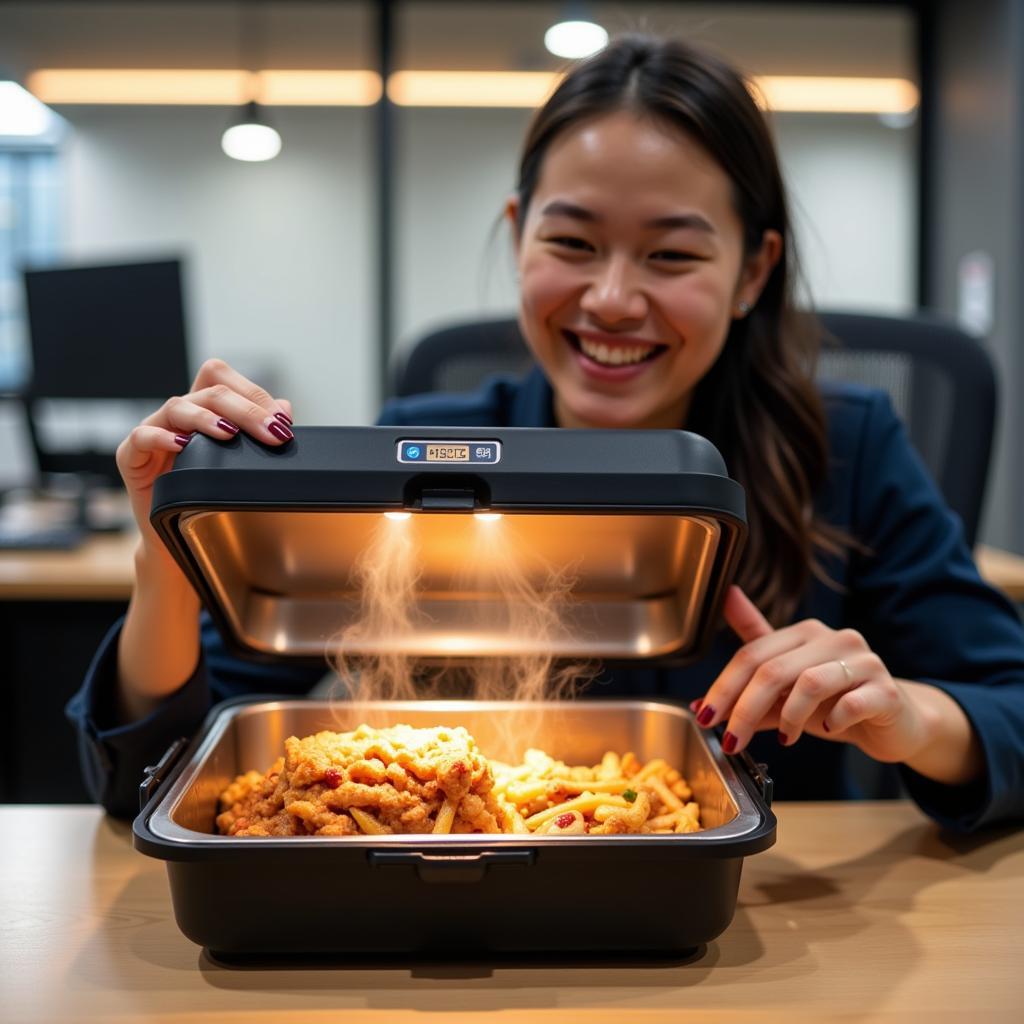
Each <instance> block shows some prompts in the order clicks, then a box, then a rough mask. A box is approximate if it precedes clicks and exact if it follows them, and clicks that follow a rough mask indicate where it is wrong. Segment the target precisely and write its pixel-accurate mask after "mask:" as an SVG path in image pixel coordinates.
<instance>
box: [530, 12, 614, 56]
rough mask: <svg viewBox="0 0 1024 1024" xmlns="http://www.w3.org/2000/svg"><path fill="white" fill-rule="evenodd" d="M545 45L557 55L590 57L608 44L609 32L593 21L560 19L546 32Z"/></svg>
mask: <svg viewBox="0 0 1024 1024" xmlns="http://www.w3.org/2000/svg"><path fill="white" fill-rule="evenodd" d="M544 45H545V46H546V47H547V48H548V50H549V52H551V53H553V54H554V55H555V56H556V57H569V58H571V59H573V60H575V59H577V58H579V57H589V56H590V55H591V54H593V53H597V51H598V50H603V49H604V47H605V46H607V45H608V33H607V32H606V31H605V30H604V29H603V28H601V26H600V25H598V24H595V23H594V22H593V21H560V22H559V23H558V24H557V25H552V26H551V28H549V29H548V30H547V32H545V33H544Z"/></svg>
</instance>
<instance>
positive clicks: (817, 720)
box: [690, 587, 928, 762]
mask: <svg viewBox="0 0 1024 1024" xmlns="http://www.w3.org/2000/svg"><path fill="white" fill-rule="evenodd" d="M724 614H725V620H726V622H727V623H728V624H729V625H730V626H731V627H732V629H733V630H734V631H735V632H736V634H737V635H738V636H739V638H740V639H741V640H742V641H743V646H742V647H741V648H740V649H739V650H738V651H737V652H736V654H735V655H733V657H732V659H731V660H730V662H729V664H728V665H726V666H725V668H724V669H723V670H722V673H721V674H720V675H719V677H718V678H717V679H716V680H715V682H714V683H713V684H712V686H711V688H710V689H709V690H708V692H707V694H706V695H705V697H704V699H703V701H701V702H697V701H695V702H694V703H693V704H691V705H690V706H691V709H692V710H693V711H694V712H695V714H696V715H697V720H698V722H699V723H700V724H701V725H702V726H705V727H710V726H714V725H717V724H718V723H719V722H727V726H726V729H727V731H726V733H725V735H724V736H723V738H722V748H723V749H724V750H725V751H726V753H734V752H736V751H739V750H742V749H743V748H744V747H745V746H746V745H747V743H749V742H750V739H751V737H752V736H753V735H754V733H755V732H759V731H761V730H765V729H777V730H778V734H779V742H780V743H781V744H783V746H791V745H792V744H793V743H795V742H796V741H797V740H798V739H799V738H800V736H801V735H802V734H803V733H810V734H811V735H812V736H818V737H820V738H822V739H828V740H837V741H840V742H843V743H854V744H856V745H857V746H858V747H860V748H861V750H863V751H864V752H865V753H866V754H868V755H869V756H870V757H873V758H874V759H875V760H877V761H888V762H897V761H907V760H908V759H910V758H912V757H913V756H914V755H915V754H916V753H917V752H918V751H920V750H921V748H922V746H923V745H924V744H926V743H927V742H928V727H927V723H926V721H925V715H924V714H923V712H922V709H921V706H920V704H919V702H918V701H916V700H915V699H914V694H913V691H914V689H915V688H916V687H919V686H920V685H921V684H916V683H909V682H905V681H903V680H897V679H893V677H892V676H891V675H890V674H889V670H888V669H887V668H886V667H885V664H884V663H883V662H882V659H881V658H879V657H878V655H877V654H875V652H874V651H872V650H871V648H870V647H869V646H868V644H867V641H865V639H864V637H863V636H861V634H860V633H858V632H857V631H856V630H853V629H841V630H835V629H830V628H829V627H828V626H826V625H824V623H821V622H818V621H817V620H814V619H806V620H804V621H803V622H797V623H795V624H794V625H792V626H786V627H785V628H783V629H773V628H772V627H771V625H769V623H768V621H767V620H766V619H765V617H764V616H763V615H762V614H761V613H760V611H758V609H757V608H756V607H755V606H754V604H753V603H752V602H751V601H750V599H749V598H748V597H747V595H746V594H744V593H743V591H742V590H740V589H739V587H730V589H729V593H728V594H727V595H726V599H725V605H724Z"/></svg>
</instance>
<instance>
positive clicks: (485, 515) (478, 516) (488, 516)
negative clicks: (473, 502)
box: [473, 512, 501, 523]
mask: <svg viewBox="0 0 1024 1024" xmlns="http://www.w3.org/2000/svg"><path fill="white" fill-rule="evenodd" d="M473 518H474V519H475V520H476V521H477V522H480V523H496V522H497V521H498V520H499V519H500V518H501V513H500V512H474V513H473Z"/></svg>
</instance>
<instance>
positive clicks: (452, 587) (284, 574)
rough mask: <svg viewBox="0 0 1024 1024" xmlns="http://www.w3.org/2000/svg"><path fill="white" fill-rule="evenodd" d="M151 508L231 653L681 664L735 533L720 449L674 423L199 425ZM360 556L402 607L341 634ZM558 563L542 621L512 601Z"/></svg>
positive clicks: (734, 493)
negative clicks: (555, 586) (560, 588)
mask: <svg viewBox="0 0 1024 1024" xmlns="http://www.w3.org/2000/svg"><path fill="white" fill-rule="evenodd" d="M151 520H152V522H153V525H154V527H155V528H156V530H157V532H158V533H159V534H160V536H161V537H162V539H163V540H164V542H165V543H166V544H167V546H168V548H169V549H170V550H171V552H172V553H173V554H174V556H175V558H176V559H177V560H178V562H179V564H180V565H181V566H182V568H183V569H184V571H185V572H186V574H187V575H188V577H189V579H190V580H191V581H192V582H193V584H194V585H195V587H196V589H197V590H198V592H199V593H200V595H201V596H202V598H203V600H204V602H205V604H206V606H207V608H208V609H209V610H210V612H211V614H212V615H213V618H214V620H215V621H216V622H217V624H218V626H219V628H220V629H221V632H222V633H223V635H224V637H225V640H226V641H227V643H228V645H229V646H230V647H231V648H233V649H234V650H235V651H236V652H238V653H242V654H246V655H249V656H254V657H262V658H267V659H278V658H300V659H305V660H316V661H323V658H324V655H325V653H327V652H328V651H329V650H330V649H331V648H332V647H333V646H334V645H336V644H337V643H338V642H339V638H340V637H341V636H342V635H343V634H344V635H345V640H344V643H345V646H346V649H347V650H348V651H349V652H350V653H355V654H360V653H380V652H384V651H398V652H401V653H405V654H410V655H414V656H421V657H445V658H451V657H455V658H460V657H465V658H473V657H481V656H494V655H508V654H516V653H526V652H536V651H544V652H547V653H551V654H553V655H555V656H556V657H559V658H561V657H572V658H576V657H586V658H593V657H596V658H601V659H609V660H623V659H626V660H628V659H652V658H670V659H671V660H673V661H678V660H686V659H689V658H692V657H695V656H697V655H698V654H699V653H701V651H702V649H703V648H704V646H705V645H706V642H707V640H708V638H709V636H710V633H711V631H712V629H713V626H714V623H715V621H716V619H717V616H718V612H719V608H720V605H721V600H722V597H723V595H724V592H725V588H726V587H727V586H728V584H729V583H730V582H731V580H732V576H733V572H734V569H735V566H736V562H737V559H738V557H739V553H740V549H741V547H742V543H743V540H744V538H745V534H746V520H745V502H744V495H743V490H742V488H741V487H740V486H739V484H737V483H736V482H735V481H734V480H732V479H730V478H729V476H728V475H727V473H726V470H725V465H724V463H723V461H722V458H721V456H720V455H719V453H718V451H717V450H716V449H715V447H714V446H713V445H712V444H711V443H710V442H709V441H707V440H706V439H704V438H702V437H699V436H697V435H695V434H690V433H686V432H684V431H673V430H665V431H615V430H563V429H536V428H479V429H477V428H473V429H467V428H441V427H300V428H296V430H295V440H294V441H292V442H290V443H289V444H287V445H284V446H282V447H273V448H272V447H267V446H264V445H261V444H260V443H258V442H257V441H254V440H253V439H252V438H250V437H247V436H246V435H242V434H240V435H238V436H237V437H236V438H234V439H233V440H231V441H227V442H217V441H213V440H211V439H210V438H207V437H205V436H201V435H197V436H196V437H194V438H193V440H192V443H191V444H190V445H189V446H188V447H187V448H186V449H185V450H184V451H183V452H182V453H181V454H180V455H179V456H178V457H177V459H176V461H175V465H174V467H173V469H171V470H170V471H169V472H168V473H165V474H164V475H163V476H161V477H160V478H159V479H158V480H157V482H156V485H155V488H154V496H153V507H152V512H151ZM360 564H363V565H366V564H371V565H374V566H376V567H377V568H378V569H379V570H381V571H385V570H390V571H392V572H393V573H394V574H396V578H400V579H401V580H403V581H404V583H405V586H406V588H407V596H408V598H409V601H408V603H407V604H406V605H404V606H403V609H402V611H401V614H400V615H399V616H398V618H396V617H395V616H394V615H393V616H390V617H384V618H383V619H382V618H381V617H379V616H378V617H377V618H378V619H380V620H381V621H374V622H367V621H364V622H362V624H361V628H360V630H359V634H358V637H355V636H353V635H352V633H351V632H350V631H349V632H346V631H348V630H349V627H351V626H352V625H353V624H354V623H355V622H356V621H358V620H359V619H360V617H361V595H362V594H363V593H364V591H365V589H366V577H365V576H364V575H362V574H361V572H360V570H359V568H358V567H359V566H360ZM552 573H555V574H560V578H561V580H562V582H563V583H568V582H569V581H571V582H572V587H571V591H569V593H568V596H567V597H565V596H563V597H562V598H553V599H552V600H551V602H550V603H549V604H548V606H547V607H546V610H545V612H544V613H543V614H542V615H541V616H540V618H538V615H537V613H536V609H533V608H532V607H531V602H529V601H528V600H526V599H525V598H524V595H529V594H532V593H536V592H546V591H547V590H548V583H549V581H550V579H551V577H552ZM378 578H379V577H378ZM538 622H541V623H543V628H538V625H537V624H538Z"/></svg>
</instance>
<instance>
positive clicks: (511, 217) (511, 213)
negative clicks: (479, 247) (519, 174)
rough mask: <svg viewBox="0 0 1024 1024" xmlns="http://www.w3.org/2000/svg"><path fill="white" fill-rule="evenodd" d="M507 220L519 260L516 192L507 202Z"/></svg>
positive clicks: (514, 249) (514, 250)
mask: <svg viewBox="0 0 1024 1024" xmlns="http://www.w3.org/2000/svg"><path fill="white" fill-rule="evenodd" d="M504 217H505V220H506V221H508V227H509V231H511V232H512V250H513V252H514V253H515V255H516V258H517V259H518V258H519V242H520V234H519V196H518V195H516V193H515V192H513V193H512V195H510V196H509V197H508V199H506V200H505V213H504Z"/></svg>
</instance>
